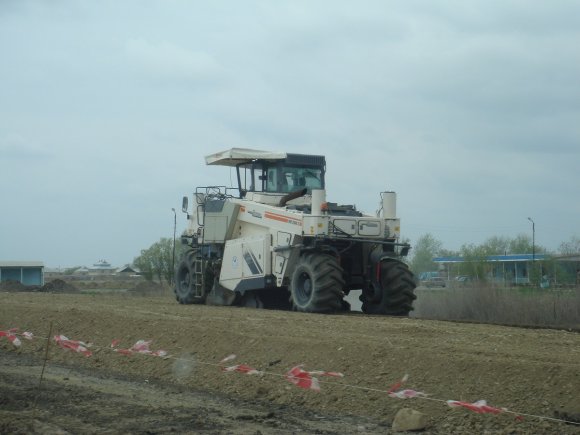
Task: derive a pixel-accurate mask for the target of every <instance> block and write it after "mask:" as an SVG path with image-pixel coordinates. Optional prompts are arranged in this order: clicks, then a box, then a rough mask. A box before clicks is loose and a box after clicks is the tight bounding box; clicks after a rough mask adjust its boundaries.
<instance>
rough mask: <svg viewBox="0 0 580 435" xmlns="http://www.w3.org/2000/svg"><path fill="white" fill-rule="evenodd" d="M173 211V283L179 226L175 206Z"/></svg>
mask: <svg viewBox="0 0 580 435" xmlns="http://www.w3.org/2000/svg"><path fill="white" fill-rule="evenodd" d="M171 211H173V255H172V257H171V272H172V273H171V283H172V284H173V279H174V277H175V230H176V228H177V213H176V212H175V208H171Z"/></svg>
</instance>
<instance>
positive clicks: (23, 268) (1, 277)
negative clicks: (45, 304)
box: [0, 261, 44, 286]
mask: <svg viewBox="0 0 580 435" xmlns="http://www.w3.org/2000/svg"><path fill="white" fill-rule="evenodd" d="M5 281H17V282H19V283H22V284H24V285H38V286H42V285H44V264H43V263H42V262H41V261H0V282H5Z"/></svg>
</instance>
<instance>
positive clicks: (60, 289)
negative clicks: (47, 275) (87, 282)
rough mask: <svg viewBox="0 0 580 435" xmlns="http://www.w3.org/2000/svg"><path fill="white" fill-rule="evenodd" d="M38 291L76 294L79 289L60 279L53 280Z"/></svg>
mask: <svg viewBox="0 0 580 435" xmlns="http://www.w3.org/2000/svg"><path fill="white" fill-rule="evenodd" d="M40 291H42V292H48V293H78V292H79V289H78V288H76V287H75V286H74V285H72V284H69V283H68V282H66V281H63V280H62V279H55V280H53V281H50V282H47V283H46V284H44V285H43V286H42V287H41V288H40Z"/></svg>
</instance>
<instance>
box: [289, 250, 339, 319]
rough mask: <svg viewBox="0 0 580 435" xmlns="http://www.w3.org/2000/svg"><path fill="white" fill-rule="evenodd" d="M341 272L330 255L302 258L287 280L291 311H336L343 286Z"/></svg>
mask: <svg viewBox="0 0 580 435" xmlns="http://www.w3.org/2000/svg"><path fill="white" fill-rule="evenodd" d="M342 273H343V271H342V268H341V267H340V265H339V264H338V261H337V260H336V258H335V257H333V256H332V255H328V254H320V253H310V254H304V255H302V256H301V257H300V259H299V260H298V264H297V265H296V268H295V269H294V272H293V273H292V278H291V281H290V300H291V302H292V305H293V307H294V309H295V310H297V311H304V312H309V313H328V312H334V311H340V310H341V309H342V296H343V294H342V290H343V288H344V283H345V282H344V279H343V277H342Z"/></svg>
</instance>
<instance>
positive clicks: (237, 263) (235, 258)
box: [232, 255, 240, 269]
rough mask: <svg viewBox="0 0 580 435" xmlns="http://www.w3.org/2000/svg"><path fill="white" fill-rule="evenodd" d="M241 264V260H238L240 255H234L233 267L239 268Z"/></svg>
mask: <svg viewBox="0 0 580 435" xmlns="http://www.w3.org/2000/svg"><path fill="white" fill-rule="evenodd" d="M239 265H240V262H239V260H238V257H237V256H235V255H234V256H233V257H232V268H233V269H237V268H238V266H239Z"/></svg>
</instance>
